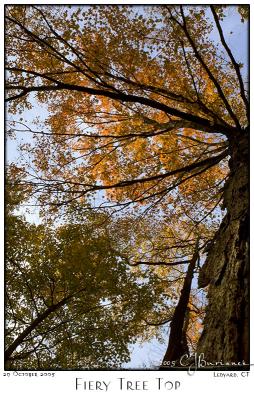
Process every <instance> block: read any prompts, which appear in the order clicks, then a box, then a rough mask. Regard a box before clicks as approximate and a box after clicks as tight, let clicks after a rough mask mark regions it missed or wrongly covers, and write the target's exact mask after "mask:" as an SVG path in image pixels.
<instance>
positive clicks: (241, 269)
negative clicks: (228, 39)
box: [197, 130, 249, 365]
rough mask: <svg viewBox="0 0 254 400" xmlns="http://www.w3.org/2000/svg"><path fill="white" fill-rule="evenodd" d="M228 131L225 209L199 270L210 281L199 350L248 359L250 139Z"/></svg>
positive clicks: (212, 358) (214, 357)
mask: <svg viewBox="0 0 254 400" xmlns="http://www.w3.org/2000/svg"><path fill="white" fill-rule="evenodd" d="M232 136H234V137H232V138H230V137H229V143H230V161H229V168H230V174H229V177H228V180H227V182H226V185H225V187H224V208H226V209H227V213H226V215H225V217H224V219H223V221H222V223H221V226H220V229H219V231H218V233H217V234H216V235H215V238H214V243H213V246H212V248H211V249H210V251H209V253H208V256H207V259H206V262H205V264H204V266H203V268H202V270H201V273H200V276H199V287H205V286H207V285H209V290H208V306H207V309H206V316H205V319H204V330H203V333H202V335H201V337H200V340H199V343H198V348H197V352H198V353H199V354H200V353H204V359H205V360H206V361H208V362H212V363H214V362H216V361H217V362H221V361H222V362H223V363H230V365H232V364H233V363H246V364H248V363H249V190H248V189H249V155H248V151H249V140H248V132H247V130H245V131H242V132H239V134H238V135H232Z"/></svg>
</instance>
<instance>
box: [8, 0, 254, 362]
mask: <svg viewBox="0 0 254 400" xmlns="http://www.w3.org/2000/svg"><path fill="white" fill-rule="evenodd" d="M234 9H235V8H234V7H229V8H228V15H227V18H225V20H224V21H223V22H222V26H223V31H224V35H225V38H226V41H227V43H228V45H229V47H230V48H231V50H232V52H233V54H234V56H235V57H236V60H237V61H238V62H241V63H243V64H244V68H243V70H242V72H243V74H244V76H247V71H248V63H247V62H248V41H247V38H248V27H247V24H246V23H245V24H243V23H241V21H240V16H239V14H238V13H236V12H235V11H234ZM231 32H232V33H231ZM212 38H213V39H214V40H215V41H217V39H218V34H217V32H216V31H214V32H213V33H212ZM37 115H39V116H40V117H41V118H45V117H46V116H47V112H46V109H43V108H42V107H41V106H40V108H39V109H38V107H36V104H35V107H34V109H33V110H29V111H26V112H24V113H23V115H22V117H23V120H24V122H25V121H27V122H28V124H30V123H31V121H32V120H33V118H35V117H36V116H37ZM7 119H8V115H7ZM28 135H29V136H28ZM28 137H29V138H30V139H29V141H30V142H31V143H33V142H32V139H31V135H30V134H27V135H24V134H18V136H17V140H10V139H9V140H8V141H7V147H6V155H7V160H8V161H9V162H12V161H16V160H17V159H18V157H19V153H18V150H17V147H18V145H19V144H21V143H22V142H26V141H27V139H28ZM28 218H29V220H30V221H33V222H38V213H37V210H35V213H34V214H33V213H32V214H30V215H29V217H28ZM166 345H167V343H165V344H164V345H162V344H160V343H159V342H158V341H157V340H152V341H150V342H148V343H145V344H143V345H139V344H136V345H134V346H131V348H133V350H132V359H131V362H130V363H127V364H125V365H124V367H126V368H143V367H144V366H146V367H149V366H150V365H151V364H156V362H159V361H160V358H162V357H163V355H164V350H165V348H166Z"/></svg>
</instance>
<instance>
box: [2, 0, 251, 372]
mask: <svg viewBox="0 0 254 400" xmlns="http://www.w3.org/2000/svg"><path fill="white" fill-rule="evenodd" d="M233 9H234V12H235V13H236V12H239V15H240V17H241V20H242V22H243V23H244V22H245V21H246V19H248V7H244V6H239V7H236V6H234V7H233ZM227 11H228V7H227V6H219V5H214V6H213V5H212V6H210V7H208V6H196V5H195V6H183V5H179V6H176V5H164V6H149V7H142V6H139V7H135V6H128V5H127V6H125V5H121V6H113V5H112V6H110V5H108V6H33V5H32V6H16V5H13V6H7V7H6V56H7V61H6V69H7V74H6V93H7V94H6V101H7V107H8V133H9V134H10V135H15V134H16V135H19V134H22V135H27V136H28V137H30V138H31V137H32V141H30V144H29V143H26V144H25V145H22V146H21V149H20V150H21V152H22V154H26V156H25V157H24V160H23V161H22V162H21V163H20V164H19V165H18V166H16V168H19V169H18V170H19V171H25V174H24V175H23V176H21V177H20V179H19V185H20V186H21V187H22V190H26V191H27V192H28V193H29V201H30V202H31V201H32V202H33V203H34V204H36V206H37V207H40V210H41V217H42V218H44V219H43V221H44V222H43V223H42V224H40V225H38V226H35V225H33V224H32V225H31V224H29V223H28V222H26V221H24V220H22V219H21V218H20V217H18V216H17V215H14V214H13V213H12V214H11V215H12V216H10V217H8V218H11V219H10V220H9V222H8V221H7V222H8V224H9V228H8V230H9V233H8V235H7V242H8V240H11V242H12V243H15V246H13V244H12V243H11V244H7V246H9V247H8V248H9V250H8V251H10V255H8V256H7V267H8V270H9V272H7V286H8V285H10V287H8V290H9V292H8V296H9V299H10V310H9V311H8V313H9V314H10V315H12V317H10V318H11V319H13V318H14V320H15V324H14V327H13V326H12V328H11V332H12V333H10V334H9V331H8V332H7V333H8V335H9V339H8V344H9V343H10V345H11V343H13V341H15V337H18V335H19V334H20V332H22V329H24V328H25V326H26V325H27V324H28V326H29V323H28V320H29V321H30V324H31V323H33V322H32V321H34V320H35V319H36V318H38V315H41V313H44V312H47V310H49V308H50V307H52V306H53V305H54V306H56V305H57V304H59V302H64V304H63V306H62V305H61V313H62V314H63V315H61V317H59V315H58V314H59V313H58V312H54V313H53V314H52V318H51V316H50V317H49V318H48V319H47V321H46V320H45V323H44V322H43V324H42V325H40V326H39V325H38V328H37V327H36V329H35V332H34V333H32V332H31V335H32V334H34V335H35V337H34V339H33V336H31V335H30V334H29V335H30V336H29V340H28V341H27V342H23V343H22V345H23V348H22V349H21V353H20V355H17V357H20V359H21V358H22V354H25V353H27V352H31V353H32V354H33V357H32V358H31V363H32V364H31V365H35V364H33V363H36V362H38V365H39V363H41V364H40V365H41V366H43V365H47V362H48V358H47V357H49V354H50V353H49V352H50V351H51V350H50V349H51V348H53V349H54V357H55V358H54V359H55V365H56V366H61V367H66V366H70V365H75V366H81V365H84V362H87V363H88V364H87V365H88V366H92V365H95V366H96V365H97V364H96V362H97V363H98V365H99V366H102V367H104V366H105V367H110V365H111V364H110V363H112V365H113V366H116V365H119V363H120V362H122V361H123V360H126V359H127V357H128V351H127V347H126V346H127V343H128V342H131V341H132V340H134V341H135V338H137V337H138V335H139V334H141V335H142V334H143V333H142V332H143V331H142V329H143V328H142V329H141V328H140V327H139V328H138V323H137V320H145V321H146V322H147V320H148V319H149V318H148V316H150V317H151V316H153V315H154V312H155V310H156V307H157V306H158V304H159V306H158V307H159V308H160V307H161V310H160V313H159V311H158V310H157V311H158V312H157V315H159V314H161V318H160V321H162V320H163V319H166V320H169V319H170V318H171V317H172V305H176V300H177V299H179V298H180V297H181V295H180V289H181V287H182V284H183V280H184V276H185V274H186V272H187V265H189V263H190V261H191V260H192V259H193V254H194V251H196V250H195V249H196V246H197V243H198V253H199V254H198V256H197V257H196V258H195V263H197V264H195V265H194V266H193V268H194V269H193V273H199V271H200V268H201V264H203V262H204V260H205V258H206V255H207V253H209V250H208V247H207V244H208V243H213V241H214V237H216V236H215V233H216V232H218V231H219V229H220V228H219V227H220V223H221V220H222V217H223V216H224V215H225V214H226V210H225V211H224V209H227V211H228V210H229V205H228V202H227V196H226V195H225V193H226V192H225V191H226V189H225V188H227V187H229V186H230V185H229V182H230V179H231V177H232V174H233V172H232V167H231V165H233V163H234V161H232V160H233V159H234V157H233V154H235V150H234V149H235V147H234V146H235V143H237V142H238V143H239V146H238V147H239V149H240V148H242V147H241V146H242V145H241V144H240V143H242V142H241V141H242V140H244V138H245V137H246V133H247V132H248V118H249V106H248V97H247V82H246V77H244V76H243V73H242V71H243V70H242V68H243V64H242V63H240V62H239V60H237V58H236V57H235V55H234V54H233V52H232V50H231V49H230V47H229V45H228V41H227V37H226V35H225V32H224V29H223V20H224V18H226V16H227ZM215 31H216V35H217V36H216V37H217V38H218V40H217V42H216V41H215V39H214V35H215V33H214V32H215ZM40 107H41V110H45V111H43V112H41V115H40V111H39V112H38V113H37V114H38V115H36V112H35V110H36V109H38V110H40ZM28 113H31V117H30V118H27V115H28ZM24 115H26V117H25V118H24ZM244 146H245V144H244ZM239 151H240V150H239ZM239 154H240V153H239ZM244 154H245V153H244ZM230 162H231V164H230ZM14 175H15V173H14ZM245 175H246V174H245ZM12 178H13V177H12ZM244 204H245V203H244ZM59 214H61V217H60V221H61V218H63V219H64V220H65V222H64V223H62V221H61V223H59V220H58V222H56V218H59ZM56 215H57V216H58V217H56ZM74 216H75V217H74ZM227 216H228V214H227ZM225 218H226V217H225ZM227 218H228V217H227ZM103 221H104V222H103ZM224 221H225V219H224ZM52 224H54V226H53V227H52V226H51V225H52ZM100 224H101V227H100ZM95 254H96V256H95ZM214 254H215V253H214ZM218 254H219V253H218ZM8 257H9V258H8ZM84 265H85V266H86V268H85V269H84ZM52 268H53V270H52ZM221 268H222V267H221ZM222 269H223V268H222ZM215 270H216V268H215ZM8 273H9V274H11V275H12V274H13V275H14V276H15V279H13V281H11V280H10V278H8ZM147 274H148V276H149V277H150V281H148V282H146V279H147V276H146V275H147ZM141 277H142V279H143V280H144V281H143V285H139V283H138V280H137V279H141ZM30 280H31V282H33V291H32V292H31V288H30V289H29V287H30ZM162 282H163V283H162ZM171 282H173V283H171ZM101 283H102V285H101ZM87 285H88V286H89V289H87ZM21 286H22V289H21ZM203 286H206V284H205V285H203ZM151 287H153V290H151ZM17 291H18V292H19V296H20V295H21V292H22V293H23V294H22V295H21V297H22V296H23V297H24V299H23V300H22V301H23V302H24V303H25V310H23V308H22V307H21V308H20V310H17V309H15V308H14V309H13V310H12V307H13V299H12V296H14V298H15V296H17ZM35 293H36V299H37V300H36V301H35ZM128 296H129V297H132V298H133V299H135V298H137V301H134V303H133V304H135V306H134V305H133V307H134V309H132V304H131V303H130V302H129V301H127V300H126V301H127V303H126V305H124V304H125V303H124V302H125V299H126V297H128ZM135 296H137V297H135ZM163 296H164V297H163ZM165 296H166V297H167V296H168V297H167V299H166V300H165ZM190 296H191V297H190V298H189V301H188V302H187V303H188V309H189V311H190V312H191V313H192V318H191V319H190V325H189V337H188V341H189V345H190V343H191V342H192V341H193V342H195V343H196V342H197V339H198V334H199V333H200V331H201V329H200V327H201V325H200V324H201V315H203V305H202V306H200V304H199V303H200V298H199V295H198V294H197V288H195V287H194V286H193V289H192V292H191V294H190ZM173 297H175V302H174V303H172V302H171V300H172V298H173ZM64 299H66V300H64ZM69 299H70V301H69ZM114 299H117V301H116V303H114V301H115V300H114ZM119 299H120V300H119ZM140 299H142V300H140ZM169 299H171V300H169ZM107 301H109V302H110V304H111V306H109V307H107V303H106V302H107ZM119 301H120V303H119ZM157 303H158V304H157ZM21 304H22V303H21ZM28 304H29V311H28V308H27V306H28ZM84 304H86V305H88V308H87V309H86V308H85V309H84V308H83V307H84ZM166 305H168V310H167V311H166V310H165V306H166ZM45 307H46V308H45ZM37 308H38V309H37ZM11 310H12V311H11ZM22 310H23V311H22ZM59 310H60V308H59ZM89 310H93V312H92V314H91V315H92V316H91V315H90V311H89ZM195 310H196V311H195ZM197 310H198V311H197ZM23 312H24V314H25V315H23ZM27 312H28V315H26V313H27ZM59 312H60V311H59ZM184 312H185V311H184ZM84 313H85V314H84ZM9 314H8V315H9ZM20 314H21V315H20ZM167 314H168V315H167ZM36 315H37V317H36ZM116 315H117V318H116ZM133 315H135V317H133ZM141 315H142V318H141ZM195 315H196V316H195ZM144 316H145V317H144ZM8 318H9V317H8ZM77 318H78V319H77ZM91 318H92V319H93V322H91ZM133 318H134V321H135V323H133ZM65 319H66V320H69V322H66V323H65V322H64V320H65ZM97 319H98V321H100V323H102V325H104V328H105V329H104V331H101V330H100V328H97V327H96V323H95V320H97ZM152 319H154V318H152ZM21 320H23V322H22V321H21ZM150 320H151V319H150ZM191 321H192V323H191ZM11 324H13V322H12V323H11ZM114 324H116V325H117V326H115V325H114ZM122 324H124V326H126V329H124V330H122V329H121V326H122ZM155 325H156V324H155ZM54 326H59V327H58V328H57V329H58V338H57V339H59V340H60V343H59V344H57V343H56V337H55V334H54ZM113 326H115V327H114V328H113ZM146 326H147V327H148V326H149V325H148V324H146ZM49 327H51V328H52V333H50V332H49ZM74 327H75V329H74ZM73 329H74V330H76V336H75V338H73V337H72V335H71V334H70V330H73ZM89 329H92V330H93V334H92V335H87V334H86V332H88V331H89ZM139 329H141V331H140V330H139ZM116 331H117V332H118V333H117V334H116V333H113V332H116ZM44 332H46V336H45V337H44ZM107 332H109V336H110V340H111V342H110V345H109V346H108V345H107ZM191 332H192V333H191ZM8 335H7V337H8ZM45 341H46V343H47V344H45ZM84 341H85V345H84ZM95 341H96V343H103V344H102V345H101V346H102V347H103V348H104V349H105V348H106V349H107V351H104V352H103V351H102V347H100V346H97V347H96V350H95V347H94V345H93V344H94V343H95ZM67 342H68V343H69V346H72V350H70V352H68V353H66V354H65V353H64V351H63V348H66V343H67ZM31 346H32V347H31ZM194 347H195V346H194ZM69 348H70V349H71V347H69ZM37 349H38V351H39V350H40V351H41V352H43V354H44V355H43V357H42V359H41V358H40V361H38V360H37V361H36V355H37ZM89 349H90V350H89ZM86 352H88V353H89V357H90V358H89V357H88V358H89V360H90V361H89V360H88V359H87V358H86V357H87V354H88V353H86ZM99 353H100V355H101V358H100V356H99ZM76 354H78V355H76ZM50 357H51V356H50ZM77 357H78V359H77ZM14 358H15V356H14ZM84 359H86V361H84ZM109 359H110V363H109V361H108V360H109ZM87 360H88V361H87ZM95 360H97V361H95ZM29 362H30V361H29ZM75 363H76V364H75ZM112 365H111V366H112Z"/></svg>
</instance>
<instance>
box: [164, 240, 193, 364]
mask: <svg viewBox="0 0 254 400" xmlns="http://www.w3.org/2000/svg"><path fill="white" fill-rule="evenodd" d="M197 258H198V242H197V246H196V249H195V252H194V254H193V257H192V260H191V261H190V263H189V266H188V270H187V273H186V276H185V279H184V284H183V288H182V290H181V295H180V298H179V301H178V304H177V306H176V308H175V312H174V315H173V317H172V320H171V324H170V335H169V341H168V347H167V350H166V353H165V356H164V358H163V362H162V365H161V367H160V369H162V370H165V369H172V368H168V366H169V365H170V362H171V361H177V360H179V359H180V358H181V356H182V355H183V354H186V353H189V349H188V344H187V339H186V330H187V323H188V322H187V321H186V319H187V320H188V303H189V299H190V291H191V283H192V279H193V274H194V269H195V266H196V261H197Z"/></svg>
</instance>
